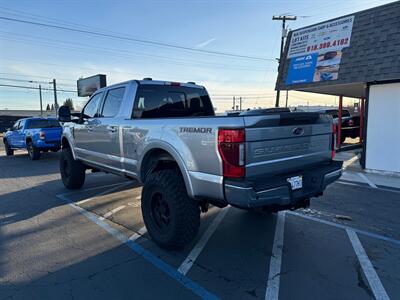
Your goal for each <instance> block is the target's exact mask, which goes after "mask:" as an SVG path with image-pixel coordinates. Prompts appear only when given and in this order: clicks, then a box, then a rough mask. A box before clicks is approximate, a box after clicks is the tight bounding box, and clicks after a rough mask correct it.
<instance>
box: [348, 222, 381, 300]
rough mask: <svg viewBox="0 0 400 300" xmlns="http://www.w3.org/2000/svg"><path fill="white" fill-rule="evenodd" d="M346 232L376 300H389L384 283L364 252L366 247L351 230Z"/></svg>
mask: <svg viewBox="0 0 400 300" xmlns="http://www.w3.org/2000/svg"><path fill="white" fill-rule="evenodd" d="M346 232H347V235H348V236H349V239H350V242H351V245H352V246H353V249H354V251H355V252H356V255H357V258H358V261H359V262H360V265H361V268H362V270H363V272H364V275H365V277H366V278H367V280H368V283H369V286H370V288H371V290H372V292H373V294H374V296H375V299H378V300H389V296H388V294H387V293H386V291H385V288H384V287H383V285H382V282H381V281H380V279H379V277H378V274H376V271H375V269H374V266H373V265H372V263H371V261H370V260H369V258H368V255H367V253H366V252H365V250H364V247H363V246H362V245H361V242H360V239H359V238H358V236H357V234H356V233H355V232H354V231H353V230H350V229H346Z"/></svg>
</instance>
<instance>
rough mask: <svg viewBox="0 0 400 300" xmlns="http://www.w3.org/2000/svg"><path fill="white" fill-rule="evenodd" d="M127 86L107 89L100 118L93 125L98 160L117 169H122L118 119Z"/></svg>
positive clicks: (100, 110)
mask: <svg viewBox="0 0 400 300" xmlns="http://www.w3.org/2000/svg"><path fill="white" fill-rule="evenodd" d="M125 90H126V88H125V86H120V87H115V88H112V89H109V90H107V92H106V95H105V97H104V101H103V102H102V104H101V107H100V109H99V118H98V119H97V121H98V122H97V123H96V124H95V126H94V127H93V132H92V135H93V139H94V140H95V141H96V152H97V155H98V157H97V160H98V162H99V163H100V164H102V165H105V166H107V167H109V168H112V169H114V170H116V171H121V170H122V168H123V167H122V161H121V148H120V134H119V132H120V130H121V129H120V126H119V125H120V122H119V119H118V114H119V110H120V108H121V104H122V100H123V99H124V94H125Z"/></svg>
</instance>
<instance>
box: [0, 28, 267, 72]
mask: <svg viewBox="0 0 400 300" xmlns="http://www.w3.org/2000/svg"><path fill="white" fill-rule="evenodd" d="M1 33H2V32H1V31H0V36H1ZM3 39H5V40H11V41H14V42H19V43H23V44H26V43H32V44H36V45H40V46H44V47H50V48H58V49H70V50H72V51H76V52H82V53H90V54H92V55H93V54H94V55H101V56H104V54H108V55H109V54H112V55H113V57H119V58H123V59H130V60H132V61H137V58H138V57H141V56H144V57H150V58H156V59H161V60H162V63H167V64H173V65H183V66H198V67H203V66H213V67H216V68H217V69H233V70H243V71H252V72H264V71H265V70H267V71H271V70H272V69H268V68H267V69H264V68H263V69H261V68H250V67H247V66H236V65H226V64H220V63H214V62H206V61H197V60H187V59H178V58H172V57H168V56H160V55H151V54H146V53H138V52H129V54H124V53H125V52H127V51H121V50H119V49H113V48H104V47H102V49H98V48H96V51H93V50H91V49H94V48H95V47H92V46H84V47H71V46H65V45H63V44H66V43H65V42H60V41H54V40H48V41H50V42H43V41H47V40H46V39H41V41H39V40H38V39H37V42H36V41H35V40H32V39H26V38H21V37H18V38H15V37H13V38H10V37H3ZM42 40H43V41H42ZM115 53H117V55H116V54H115Z"/></svg>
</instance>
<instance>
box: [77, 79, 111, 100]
mask: <svg viewBox="0 0 400 300" xmlns="http://www.w3.org/2000/svg"><path fill="white" fill-rule="evenodd" d="M77 85H78V96H79V97H86V96H91V95H92V94H93V93H94V92H95V91H97V90H98V89H100V88H102V87H105V86H107V83H106V75H102V74H98V75H94V76H91V77H87V78H81V79H79V80H78V81H77Z"/></svg>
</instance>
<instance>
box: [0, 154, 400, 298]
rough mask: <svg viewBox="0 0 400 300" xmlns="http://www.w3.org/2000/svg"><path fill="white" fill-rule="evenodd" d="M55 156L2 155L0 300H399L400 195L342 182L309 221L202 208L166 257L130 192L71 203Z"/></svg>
mask: <svg viewBox="0 0 400 300" xmlns="http://www.w3.org/2000/svg"><path fill="white" fill-rule="evenodd" d="M0 151H1V149H0ZM58 156H59V154H58V153H46V154H44V155H43V158H42V159H41V160H39V161H30V160H29V159H28V157H27V154H26V153H25V152H20V153H17V154H16V155H15V156H14V157H5V156H4V152H0V299H89V298H90V299H127V298H130V299H160V298H162V299H177V298H182V299H195V298H206V299H217V298H221V299H278V298H279V299H373V298H377V299H388V298H390V299H400V219H399V212H400V190H397V189H394V188H386V187H382V186H379V187H376V188H373V187H371V186H369V185H368V184H365V183H357V182H351V181H346V180H341V181H339V182H337V183H334V184H333V185H331V186H330V187H329V188H328V189H327V190H326V192H325V194H324V196H322V197H320V198H316V199H312V202H311V207H310V208H309V209H306V210H299V211H296V212H290V211H289V212H285V213H279V214H269V215H263V214H254V213H249V212H246V211H242V210H238V209H236V208H233V207H227V208H225V209H222V210H221V209H217V208H214V207H211V208H210V210H209V212H207V213H205V214H202V223H201V229H200V233H199V235H198V237H197V239H196V240H195V241H193V243H192V244H190V245H188V246H187V247H186V248H185V249H183V250H182V251H170V252H167V251H164V250H162V249H160V248H158V247H157V246H156V245H155V244H154V243H153V242H152V241H151V240H149V238H148V236H147V233H146V230H145V228H144V227H143V220H142V217H141V208H140V194H141V187H140V186H139V185H138V183H137V182H135V181H129V180H126V179H122V178H120V177H117V176H114V175H109V174H103V173H95V174H89V175H88V176H87V180H86V183H85V185H84V187H83V189H82V190H80V191H73V192H71V191H68V190H66V189H65V188H64V187H63V185H62V183H61V181H60V175H59V173H58Z"/></svg>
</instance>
